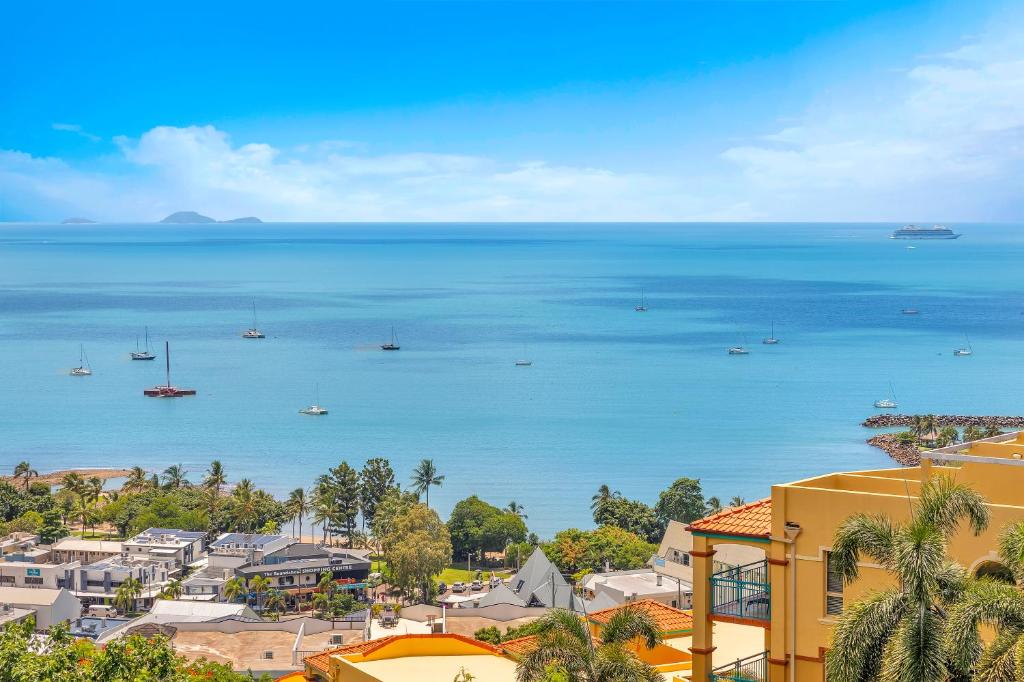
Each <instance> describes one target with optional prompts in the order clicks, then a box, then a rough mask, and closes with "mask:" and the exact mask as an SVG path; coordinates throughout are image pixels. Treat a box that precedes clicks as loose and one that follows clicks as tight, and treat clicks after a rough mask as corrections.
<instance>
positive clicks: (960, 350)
mask: <svg viewBox="0 0 1024 682" xmlns="http://www.w3.org/2000/svg"><path fill="white" fill-rule="evenodd" d="M964 339H965V340H966V341H967V347H966V348H957V349H956V350H955V351H953V355H955V356H956V357H963V356H965V355H974V348H972V347H971V339H970V337H969V336H967V334H964Z"/></svg>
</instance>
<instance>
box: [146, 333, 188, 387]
mask: <svg viewBox="0 0 1024 682" xmlns="http://www.w3.org/2000/svg"><path fill="white" fill-rule="evenodd" d="M164 357H165V359H166V360H167V385H166V386H154V387H153V388H147V389H144V390H143V391H142V394H143V395H145V396H148V397H150V398H180V397H182V396H186V395H195V394H196V389H194V388H178V387H177V386H172V385H171V344H170V343H168V342H167V341H164Z"/></svg>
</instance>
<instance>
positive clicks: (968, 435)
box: [964, 424, 985, 443]
mask: <svg viewBox="0 0 1024 682" xmlns="http://www.w3.org/2000/svg"><path fill="white" fill-rule="evenodd" d="M984 437H985V433H984V432H983V431H982V430H981V429H979V428H978V427H977V426H975V425H974V424H971V425H970V426H968V427H967V428H965V429H964V442H965V443H969V442H971V441H973V440H981V439H982V438H984Z"/></svg>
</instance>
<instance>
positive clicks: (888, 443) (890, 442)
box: [868, 433, 921, 467]
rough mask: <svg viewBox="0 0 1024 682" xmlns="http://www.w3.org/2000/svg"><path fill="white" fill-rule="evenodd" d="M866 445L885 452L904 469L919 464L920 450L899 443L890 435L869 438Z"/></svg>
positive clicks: (910, 445)
mask: <svg viewBox="0 0 1024 682" xmlns="http://www.w3.org/2000/svg"><path fill="white" fill-rule="evenodd" d="M868 445H874V446H875V447H876V448H879V449H880V450H885V452H886V454H888V455H889V456H890V457H892V458H893V459H894V460H896V462H897V463H898V464H901V465H903V466H905V467H912V466H916V465H918V464H920V463H921V450H920V449H919V448H918V447H917V446H916V445H913V444H912V443H901V442H900V441H899V440H898V439H897V438H896V436H894V435H892V434H891V433H883V434H881V435H878V436H874V437H873V438H869V439H868Z"/></svg>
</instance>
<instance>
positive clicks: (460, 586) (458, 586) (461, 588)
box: [452, 582, 466, 594]
mask: <svg viewBox="0 0 1024 682" xmlns="http://www.w3.org/2000/svg"><path fill="white" fill-rule="evenodd" d="M465 591H466V583H461V582H460V583H452V592H454V593H456V594H457V593H459V592H465Z"/></svg>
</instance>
